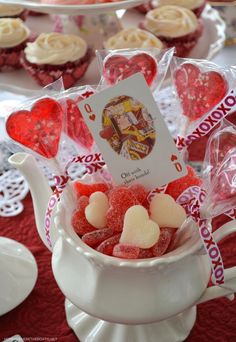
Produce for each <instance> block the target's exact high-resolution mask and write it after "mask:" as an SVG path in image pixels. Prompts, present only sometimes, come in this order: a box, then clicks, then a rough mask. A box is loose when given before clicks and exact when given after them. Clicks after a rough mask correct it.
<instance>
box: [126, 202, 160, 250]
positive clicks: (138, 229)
mask: <svg viewBox="0 0 236 342" xmlns="http://www.w3.org/2000/svg"><path fill="white" fill-rule="evenodd" d="M159 235H160V228H159V226H158V224H156V223H155V222H154V221H152V220H150V219H149V215H148V211H147V210H146V209H145V208H144V207H143V206H141V205H134V206H133V207H131V208H129V209H128V210H127V211H126V213H125V218H124V226H123V231H122V234H121V237H120V243H121V244H125V245H132V246H136V247H139V248H150V247H152V246H153V245H155V243H156V242H157V241H158V239H159Z"/></svg>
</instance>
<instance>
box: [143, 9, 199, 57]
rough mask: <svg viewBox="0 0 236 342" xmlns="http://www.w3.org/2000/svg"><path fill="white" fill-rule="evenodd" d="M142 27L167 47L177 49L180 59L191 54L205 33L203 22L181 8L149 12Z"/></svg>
mask: <svg viewBox="0 0 236 342" xmlns="http://www.w3.org/2000/svg"><path fill="white" fill-rule="evenodd" d="M140 27H141V28H143V29H146V30H148V31H150V32H151V33H153V34H154V35H155V36H156V37H157V38H159V39H160V40H161V41H162V42H163V43H164V45H165V46H166V47H175V49H176V52H175V54H176V55H177V56H179V57H186V56H187V55H188V54H189V53H190V51H191V50H192V49H193V47H194V46H195V45H196V44H197V42H198V39H199V38H200V37H201V35H202V31H203V25H202V22H201V20H198V19H197V17H196V15H195V14H194V13H193V12H192V11H190V10H188V9H187V8H184V7H179V6H161V7H158V8H156V9H154V10H152V11H150V12H148V13H147V14H146V17H145V21H144V22H143V23H141V24H140Z"/></svg>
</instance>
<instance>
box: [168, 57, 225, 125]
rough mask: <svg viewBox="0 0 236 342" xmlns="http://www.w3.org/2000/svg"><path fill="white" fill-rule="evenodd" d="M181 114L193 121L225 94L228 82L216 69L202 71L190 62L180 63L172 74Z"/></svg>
mask: <svg viewBox="0 0 236 342" xmlns="http://www.w3.org/2000/svg"><path fill="white" fill-rule="evenodd" d="M174 82H175V86H176V91H177V93H178V96H179V98H180V102H181V105H182V109H183V114H184V115H185V116H187V117H188V118H189V120H191V121H194V120H197V119H199V118H200V117H202V116H203V115H204V114H206V113H207V112H208V111H210V110H211V109H212V108H214V107H215V106H216V105H217V104H218V103H219V102H220V101H221V100H222V99H223V98H224V97H225V95H226V93H227V90H228V84H227V81H226V79H225V78H224V76H222V75H221V74H220V73H218V72H216V71H208V72H202V71H201V70H200V69H199V68H198V67H197V66H196V65H194V64H191V63H184V64H182V65H181V66H180V67H179V68H178V69H177V70H176V72H175V74H174Z"/></svg>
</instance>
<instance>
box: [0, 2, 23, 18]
mask: <svg viewBox="0 0 236 342" xmlns="http://www.w3.org/2000/svg"><path fill="white" fill-rule="evenodd" d="M27 16H28V11H27V10H25V9H24V7H22V6H16V5H0V19H2V18H12V19H16V18H19V19H21V20H25V19H26V18H27Z"/></svg>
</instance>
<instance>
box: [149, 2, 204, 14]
mask: <svg viewBox="0 0 236 342" xmlns="http://www.w3.org/2000/svg"><path fill="white" fill-rule="evenodd" d="M152 5H153V8H156V7H160V6H165V5H174V6H180V7H184V8H187V9H189V10H191V11H193V13H194V14H195V15H196V17H198V18H199V17H200V15H201V14H202V11H203V10H204V8H205V5H206V0H154V1H153V2H152Z"/></svg>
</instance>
